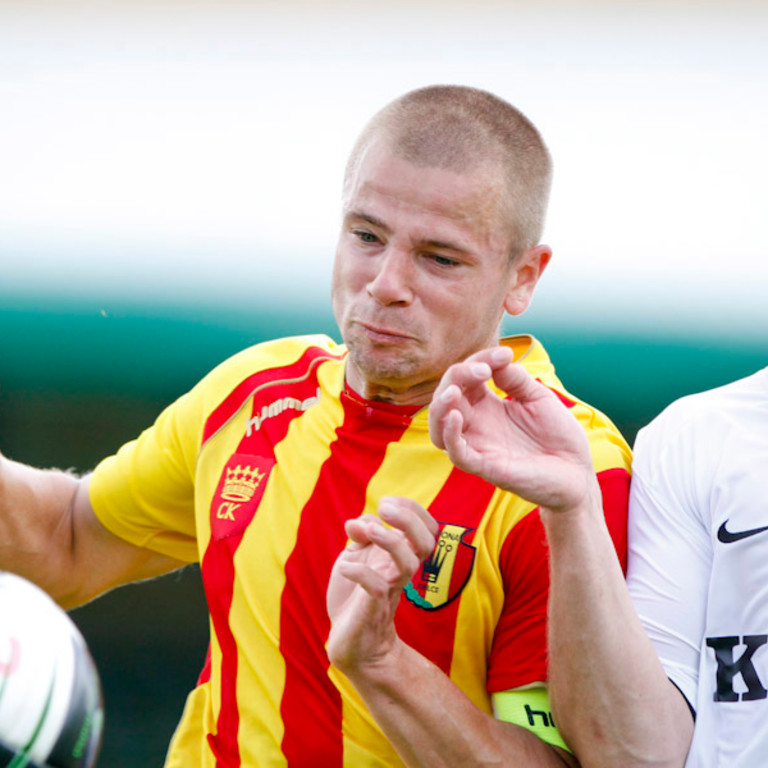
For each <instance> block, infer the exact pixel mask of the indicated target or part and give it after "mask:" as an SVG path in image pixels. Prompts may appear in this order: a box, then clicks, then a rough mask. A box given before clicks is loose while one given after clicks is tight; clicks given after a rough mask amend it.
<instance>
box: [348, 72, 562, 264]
mask: <svg viewBox="0 0 768 768" xmlns="http://www.w3.org/2000/svg"><path fill="white" fill-rule="evenodd" d="M381 135H384V136H385V137H386V139H387V140H389V141H390V142H391V145H392V148H393V149H394V151H395V152H396V153H397V154H398V155H399V156H401V157H402V158H403V159H404V160H407V161H408V162H411V163H413V164H415V165H421V166H426V167H436V168H447V169H450V170H454V171H457V172H459V173H463V172H470V171H472V170H475V169H477V168H478V167H480V166H483V165H488V164H491V163H493V164H497V163H498V164H499V166H500V167H501V169H502V170H503V172H504V179H505V182H506V190H507V195H508V202H509V205H508V209H509V217H510V221H509V223H510V225H511V230H512V245H511V252H510V258H511V259H513V258H516V257H517V256H518V255H519V254H521V253H523V252H524V251H525V250H527V249H528V248H531V247H533V246H535V245H537V244H538V243H539V242H540V240H541V235H542V232H543V230H544V220H545V217H546V211H547V203H548V201H549V191H550V187H551V184H552V160H551V158H550V154H549V150H548V149H547V147H546V145H545V144H544V141H543V140H542V138H541V135H540V134H539V132H538V130H537V129H536V127H535V126H534V125H533V123H532V122H531V121H530V120H529V119H528V118H527V117H526V116H525V115H524V114H523V113H522V112H520V110H518V109H516V108H515V107H513V106H512V105H511V104H509V103H508V102H506V101H504V100H503V99H500V98H499V97H498V96H495V95H493V94H492V93H489V92H488V91H483V90H480V89H478V88H471V87H469V86H462V85H432V86H427V87H425V88H419V89H417V90H414V91H410V92H409V93H406V94H404V95H403V96H400V97H399V98H397V99H395V100H394V101H392V102H390V103H389V104H387V105H386V106H385V107H384V108H383V109H381V110H380V111H379V112H377V113H376V114H375V115H374V116H373V118H371V120H370V121H369V122H368V124H367V125H366V126H365V128H364V129H363V131H362V133H361V134H360V136H359V137H358V139H357V141H356V142H355V145H354V147H353V149H352V153H351V154H350V157H349V161H348V163H347V168H346V172H345V175H344V180H345V184H346V183H347V181H348V180H349V179H350V178H351V176H352V175H353V174H354V173H355V171H356V169H357V166H358V163H359V162H360V158H361V157H362V155H363V153H364V151H365V149H366V148H367V147H368V145H369V143H370V142H371V140H372V139H373V138H374V137H375V136H381Z"/></svg>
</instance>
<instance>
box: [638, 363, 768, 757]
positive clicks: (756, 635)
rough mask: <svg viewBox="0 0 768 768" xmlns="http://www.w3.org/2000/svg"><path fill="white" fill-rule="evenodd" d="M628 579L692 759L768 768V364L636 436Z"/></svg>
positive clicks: (688, 401) (672, 409)
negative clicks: (687, 709)
mask: <svg viewBox="0 0 768 768" xmlns="http://www.w3.org/2000/svg"><path fill="white" fill-rule="evenodd" d="M629 545H630V554H629V573H628V586H629V591H630V594H631V596H632V599H633V601H634V603H635V606H636V608H637V610H638V613H639V614H640V618H641V621H642V623H643V626H644V627H645V629H646V631H647V632H648V634H649V636H650V637H651V640H652V642H653V645H654V647H655V648H656V651H657V653H658V655H659V657H660V659H661V661H662V664H663V666H664V670H665V672H666V673H667V675H668V676H669V679H670V680H671V681H672V682H673V683H674V684H675V685H676V686H677V687H678V688H679V689H680V691H681V692H682V694H683V695H684V696H685V698H686V700H687V701H688V703H689V705H690V706H691V708H692V710H693V711H694V712H695V717H696V725H695V728H694V733H693V742H692V745H691V749H690V752H689V755H688V760H687V762H686V766H689V767H691V768H709V767H710V766H712V767H713V768H714V767H715V766H717V768H736V767H737V766H738V768H762V767H763V766H766V765H768V688H767V686H768V368H766V369H764V370H762V371H759V372H758V373H756V374H753V375H752V376H749V377H747V378H745V379H741V380H739V381H736V382H734V383H732V384H728V385H726V386H724V387H720V388H718V389H714V390H710V391H708V392H703V393H699V394H696V395H691V396H688V397H684V398H682V399H681V400H678V401H677V402H675V403H673V404H672V405H671V406H669V407H668V408H667V409H666V410H665V411H664V412H663V413H662V414H661V415H660V416H658V417H657V418H656V419H655V420H654V421H653V422H652V423H651V424H650V425H649V426H648V427H646V428H645V429H643V430H641V431H640V433H639V435H638V438H637V441H636V443H635V459H634V463H633V480H632V496H631V501H630V529H629Z"/></svg>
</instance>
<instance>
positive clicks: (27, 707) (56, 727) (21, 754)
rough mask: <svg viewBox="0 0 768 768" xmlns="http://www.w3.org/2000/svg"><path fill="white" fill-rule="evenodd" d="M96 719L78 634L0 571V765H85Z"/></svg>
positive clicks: (97, 693) (96, 694) (90, 669)
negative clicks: (8, 759)
mask: <svg viewBox="0 0 768 768" xmlns="http://www.w3.org/2000/svg"><path fill="white" fill-rule="evenodd" d="M103 722H104V708H103V701H102V694H101V684H100V681H99V675H98V672H97V670H96V666H95V665H94V663H93V659H92V658H91V655H90V653H89V652H88V648H87V646H86V644H85V640H84V639H83V636H82V635H81V634H80V631H79V630H78V629H77V627H76V626H75V625H74V623H73V622H72V620H71V619H70V618H69V616H67V614H66V613H65V612H64V611H63V610H62V609H61V608H59V606H58V605H56V603H54V601H53V600H52V599H51V598H50V597H49V596H48V595H47V594H46V593H45V592H43V591H42V590H41V589H39V588H38V587H36V586H35V585H34V584H32V583H30V582H29V581H26V580H25V579H22V578H21V577H19V576H15V575H13V574H11V573H4V572H0V765H9V766H19V768H21V767H22V766H35V765H37V766H41V767H43V768H49V767H50V768H54V767H55V768H91V766H93V765H95V763H96V758H97V755H98V751H99V746H100V744H101V734H102V726H103ZM4 758H6V759H7V758H10V761H6V760H4Z"/></svg>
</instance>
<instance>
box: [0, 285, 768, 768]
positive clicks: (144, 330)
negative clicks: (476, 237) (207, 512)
mask: <svg viewBox="0 0 768 768" xmlns="http://www.w3.org/2000/svg"><path fill="white" fill-rule="evenodd" d="M576 325H577V324H574V323H573V322H566V321H565V320H563V319H561V320H559V321H557V320H554V321H550V322H546V323H545V322H542V321H537V320H536V319H535V318H534V319H533V320H532V321H531V322H530V323H526V322H523V321H521V320H519V321H517V326H516V327H515V328H514V329H513V328H510V329H509V330H517V329H518V328H519V329H520V330H526V331H531V332H533V333H535V334H536V335H537V336H538V337H539V338H540V339H541V341H542V342H543V343H544V344H545V346H546V347H547V349H548V350H549V352H550V355H551V356H552V358H553V361H554V362H555V365H556V368H557V371H558V373H559V375H560V377H561V378H562V379H563V381H564V382H565V383H566V386H567V387H568V388H569V389H570V391H571V392H573V393H574V394H575V395H577V396H578V397H581V398H583V399H585V400H587V401H589V402H591V403H593V404H594V405H596V406H597V407H599V408H600V409H601V410H603V411H605V412H606V413H608V414H609V415H610V416H611V417H612V418H613V420H614V421H615V422H616V423H617V425H618V426H619V428H620V429H621V430H622V431H623V433H624V435H625V436H626V437H627V439H628V440H630V441H631V440H633V439H634V436H635V434H636V431H637V429H638V428H639V427H640V426H642V425H643V424H644V423H646V422H647V421H648V420H650V419H651V418H652V417H653V416H654V415H655V414H656V413H658V412H659V411H660V410H661V409H662V408H663V407H664V406H665V405H667V404H668V403H669V402H670V401H671V400H673V399H674V398H676V397H678V396H680V395H682V394H686V393H689V392H692V391H696V390H700V389H705V388H709V387H712V386H716V385H719V384H721V383H725V382H726V381H729V380H731V379H734V378H737V377H739V376H742V375H746V374H749V373H751V372H753V371H755V370H757V369H758V368H760V367H762V366H763V365H764V364H765V363H766V359H765V358H766V355H765V344H762V343H760V340H759V339H757V338H754V337H749V338H747V339H746V340H745V341H743V342H742V343H741V344H739V343H734V341H733V339H731V340H730V341H728V342H715V341H712V340H710V341H707V340H705V339H703V338H699V339H697V338H695V337H693V336H691V335H690V334H680V335H679V336H676V335H675V334H674V333H673V332H671V331H670V332H668V333H666V334H664V333H661V334H658V333H657V334H656V335H654V336H648V335H645V336H642V335H636V336H633V335H632V334H631V333H629V332H627V331H626V330H623V331H621V332H619V331H616V332H613V333H612V332H611V330H610V329H609V328H606V329H604V330H602V331H599V330H595V329H592V330H583V331H581V332H579V331H578V330H577V329H576V327H575V326H576ZM318 331H320V332H326V333H329V334H331V335H333V336H336V333H335V325H334V323H333V320H332V317H331V316H330V314H329V313H327V312H326V311H323V310H321V309H311V308H305V309H304V310H303V311H302V310H299V311H293V310H292V308H290V307H288V306H285V305H284V306H282V307H280V306H275V307H270V308H267V309H266V310H262V311H261V312H255V311H254V312H250V313H249V312H248V311H245V310H243V311H241V312H239V313H236V312H224V311H222V310H219V311H216V310H213V309H208V310H201V309H199V308H195V307H192V306H190V307H188V308H186V309H185V308H179V307H177V308H176V309H175V310H174V311H162V310H160V309H159V308H158V306H157V305H147V306H142V305H140V304H137V303H123V304H119V305H118V304H112V305H110V307H109V308H108V309H105V308H104V307H102V306H99V305H98V304H97V303H95V302H89V301H88V300H79V301H75V300H74V299H73V300H70V301H58V302H56V301H52V300H50V299H47V300H46V301H45V302H44V304H43V303H42V302H37V301H33V300H32V299H30V298H27V299H22V298H19V297H18V296H15V297H2V296H0V450H2V451H3V452H4V453H6V454H7V455H9V456H11V457H13V458H16V459H18V460H21V461H27V462H30V463H33V464H35V465H39V466H57V467H74V468H75V469H76V470H78V471H87V470H89V469H90V468H92V467H93V466H94V464H95V463H96V462H97V461H98V460H99V459H100V458H102V457H103V456H104V455H106V454H108V453H110V452H112V451H114V450H115V449H116V448H117V447H118V446H119V445H120V444H121V443H122V442H123V441H125V440H127V439H130V438H131V437H133V436H135V435H136V434H137V433H138V432H139V431H140V430H141V429H143V428H144V427H145V426H147V425H149V424H150V423H151V422H152V421H153V419H154V418H155V416H156V415H157V414H158V413H159V411H160V410H161V409H162V408H163V407H164V406H165V405H167V404H168V403H169V402H171V401H172V400H173V399H175V398H176V397H177V396H178V395H180V394H182V393H183V392H184V391H185V390H186V389H188V388H189V387H190V386H191V385H193V384H194V383H195V382H196V381H197V380H198V379H199V378H200V377H201V376H202V375H203V374H204V373H206V372H207V371H208V370H209V369H210V368H211V367H212V366H214V365H215V364H217V363H218V362H220V361H221V360H223V359H224V358H226V357H227V356H229V355H230V354H232V353H233V352H235V351H237V350H239V349H241V348H242V347H245V346H247V345H250V344H253V343H256V342H258V341H262V340H264V339H267V338H273V337H276V336H281V335H285V334H291V333H308V332H318ZM72 615H73V618H74V619H75V621H76V622H77V623H78V625H79V626H80V628H81V630H82V631H83V633H84V635H85V637H86V639H87V641H88V643H89V645H90V647H91V650H92V652H93V655H94V657H95V659H96V663H97V665H98V667H99V670H100V672H101V675H102V679H103V684H104V693H105V700H106V728H105V739H104V746H103V752H102V757H101V760H100V766H105V767H106V768H123V766H125V768H128V767H132V768H133V767H135V766H155V765H160V764H161V763H162V759H163V756H164V754H165V749H166V746H167V743H168V740H169V738H170V736H171V733H172V731H173V728H174V727H175V724H176V722H177V721H178V718H179V716H180V714H181V711H182V707H183V704H184V699H185V696H186V693H187V692H188V691H189V689H190V688H191V687H192V686H193V685H194V684H195V681H196V678H197V675H198V673H199V671H200V669H201V667H202V664H203V661H204V658H205V651H206V646H207V639H208V628H207V617H206V610H205V605H204V600H203V597H202V592H201V587H200V581H199V571H198V569H197V567H196V566H192V567H189V568H186V569H184V570H183V571H181V572H179V573H175V574H171V575H169V576H167V577H164V578H161V579H158V580H156V581H152V582H146V583H142V584H138V585H131V586H128V587H123V588H120V589H118V590H116V591H114V592H113V593H111V594H109V595H107V596H105V597H103V598H101V599H99V600H97V601H95V602H93V603H91V604H89V605H87V606H85V607H83V608H80V609H77V610H75V611H74V612H73V613H72Z"/></svg>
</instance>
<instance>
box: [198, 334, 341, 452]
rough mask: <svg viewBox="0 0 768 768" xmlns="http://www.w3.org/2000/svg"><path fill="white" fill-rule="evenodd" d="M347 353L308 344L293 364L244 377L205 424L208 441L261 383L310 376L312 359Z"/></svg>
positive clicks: (333, 357) (204, 434) (204, 429)
mask: <svg viewBox="0 0 768 768" xmlns="http://www.w3.org/2000/svg"><path fill="white" fill-rule="evenodd" d="M342 357H343V355H332V354H331V353H330V352H328V350H327V349H323V348H322V347H308V348H307V349H306V350H305V351H304V354H303V355H302V356H301V357H300V358H299V359H298V360H297V361H296V362H295V363H291V364H290V365H286V366H282V367H280V368H269V369H267V370H265V371H259V372H258V373H254V374H253V375H252V376H249V377H248V378H247V379H243V380H242V381H241V382H240V383H239V384H238V385H237V386H236V387H235V388H234V389H233V390H232V391H231V392H230V393H229V394H228V395H227V396H226V398H224V400H222V402H221V403H220V404H219V405H218V406H217V407H216V408H215V410H214V411H213V412H212V413H211V414H210V416H209V417H208V418H207V420H206V422H205V426H204V427H203V441H202V442H203V444H205V443H206V442H207V441H208V440H209V439H210V438H211V437H212V436H213V435H214V434H216V432H218V430H219V429H221V427H223V426H224V424H226V423H227V422H228V421H229V420H230V419H231V418H232V417H233V416H234V415H235V414H236V413H237V412H238V411H239V410H240V407H241V406H242V405H243V403H244V402H246V401H247V400H248V398H249V397H251V395H253V394H254V392H255V391H256V390H257V389H259V387H262V386H264V385H265V384H269V383H278V382H283V383H286V384H287V383H289V382H290V381H291V380H293V379H297V378H301V377H303V376H307V375H309V374H310V373H311V371H312V363H314V362H322V361H323V360H340V359H341V358H342Z"/></svg>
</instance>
